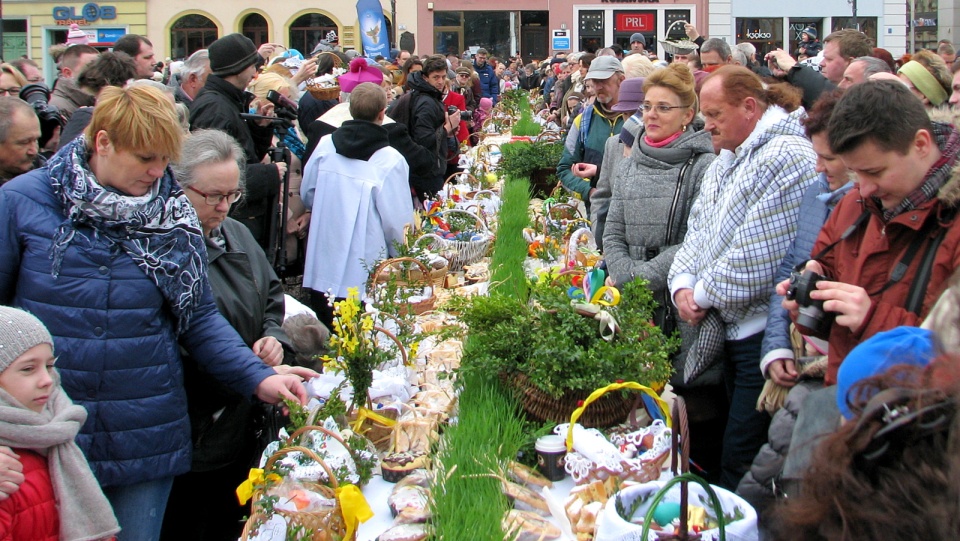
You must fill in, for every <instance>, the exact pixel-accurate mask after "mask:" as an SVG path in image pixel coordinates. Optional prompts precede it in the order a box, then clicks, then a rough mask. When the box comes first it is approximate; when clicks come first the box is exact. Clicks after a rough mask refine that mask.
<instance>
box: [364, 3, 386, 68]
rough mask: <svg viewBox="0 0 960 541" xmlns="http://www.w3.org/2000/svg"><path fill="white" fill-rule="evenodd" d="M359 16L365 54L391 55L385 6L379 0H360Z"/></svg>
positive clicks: (368, 56) (374, 55)
mask: <svg viewBox="0 0 960 541" xmlns="http://www.w3.org/2000/svg"><path fill="white" fill-rule="evenodd" d="M357 18H358V19H359V20H360V39H361V41H362V43H363V55H364V56H366V57H367V58H376V57H377V55H381V56H383V57H384V58H389V57H390V42H389V38H387V22H386V21H385V20H384V18H383V8H381V7H380V2H379V1H378V0H359V1H358V2H357Z"/></svg>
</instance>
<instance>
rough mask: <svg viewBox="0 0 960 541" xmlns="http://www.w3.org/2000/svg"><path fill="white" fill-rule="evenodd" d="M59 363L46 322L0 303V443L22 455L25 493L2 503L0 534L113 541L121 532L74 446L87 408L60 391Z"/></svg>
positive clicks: (107, 503) (91, 474)
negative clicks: (44, 323)
mask: <svg viewBox="0 0 960 541" xmlns="http://www.w3.org/2000/svg"><path fill="white" fill-rule="evenodd" d="M54 361H55V359H54V357H53V338H52V337H51V336H50V332H49V331H47V328H46V327H44V326H43V323H41V322H40V320H39V319H37V318H36V317H34V316H32V315H30V314H28V313H26V312H24V311H22V310H18V309H16V308H11V307H9V306H0V445H3V446H8V447H11V448H13V451H14V452H16V453H17V455H19V458H20V462H21V463H22V465H23V475H24V482H23V483H22V484H21V485H20V489H19V490H17V492H15V493H14V494H13V495H12V496H11V497H10V498H8V499H6V500H3V501H0V532H4V533H6V534H12V539H60V540H64V541H67V540H80V539H84V540H86V539H110V538H112V537H113V536H114V535H115V534H116V533H117V532H118V531H120V527H119V525H118V524H117V519H116V517H115V516H114V514H113V509H112V508H111V507H110V503H109V502H108V501H107V498H106V497H105V496H104V495H103V492H101V490H100V486H99V484H98V483H97V480H96V479H95V478H94V476H93V472H91V471H90V467H89V466H88V465H87V459H86V458H85V457H84V456H83V453H82V452H81V451H80V448H79V447H77V444H76V443H74V438H75V437H76V435H77V432H79V431H80V427H81V426H82V425H83V422H84V421H85V420H86V419H87V411H86V410H85V409H83V408H82V407H80V406H75V405H74V404H73V402H71V401H70V399H69V398H68V397H67V395H66V394H65V393H64V392H63V389H62V388H61V387H60V376H59V374H58V373H57V371H56V370H54V368H53V364H54ZM0 537H2V536H0ZM5 539H6V538H5Z"/></svg>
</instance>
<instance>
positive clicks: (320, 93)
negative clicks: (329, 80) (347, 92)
mask: <svg viewBox="0 0 960 541" xmlns="http://www.w3.org/2000/svg"><path fill="white" fill-rule="evenodd" d="M325 54H328V55H330V56H331V57H333V66H334V67H335V68H342V67H343V60H341V59H340V57H339V56H337V55H335V54H333V53H331V52H329V51H324V52H322V53H320V54H318V55H317V58H318V59H319V58H320V57H321V56H323V55H325ZM307 90H309V91H310V95H311V96H313V97H314V98H316V99H318V100H335V99H339V98H340V86H339V85H338V86H328V87H324V86H320V85H318V84H309V83H308V84H307Z"/></svg>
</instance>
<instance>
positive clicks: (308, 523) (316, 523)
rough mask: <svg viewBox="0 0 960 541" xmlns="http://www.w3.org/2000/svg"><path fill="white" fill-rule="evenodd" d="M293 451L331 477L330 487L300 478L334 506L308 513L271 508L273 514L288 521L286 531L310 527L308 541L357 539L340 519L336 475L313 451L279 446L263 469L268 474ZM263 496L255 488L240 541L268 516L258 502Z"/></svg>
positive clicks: (341, 515) (341, 518)
mask: <svg viewBox="0 0 960 541" xmlns="http://www.w3.org/2000/svg"><path fill="white" fill-rule="evenodd" d="M294 452H299V453H302V454H303V455H305V456H307V457H309V458H310V459H311V460H313V461H314V462H316V463H317V464H319V465H320V466H321V467H322V468H323V469H324V471H326V473H327V476H328V479H330V484H329V486H328V485H326V484H322V483H305V482H302V481H301V483H302V484H303V485H304V486H306V487H307V488H308V489H309V490H311V491H313V492H317V493H319V494H320V495H322V496H323V497H324V498H326V499H330V500H333V501H335V502H336V505H334V506H333V507H332V508H327V509H323V510H320V511H309V512H305V511H286V510H282V509H273V514H275V515H279V516H281V517H282V518H283V519H284V521H285V522H286V524H287V531H290V530H292V529H294V528H297V527H300V528H302V529H303V530H309V531H310V532H312V533H311V534H310V536H309V537H308V538H305V539H309V540H310V541H329V540H331V539H342V540H344V541H353V540H354V539H356V535H351V536H350V537H349V538H348V537H347V524H346V522H345V521H344V518H343V512H342V510H341V507H340V500H339V499H338V498H337V487H338V486H339V484H338V482H337V478H336V476H335V475H334V474H333V471H332V470H331V469H330V467H329V466H328V465H327V463H326V462H324V461H323V459H321V458H320V457H319V456H317V454H316V453H314V452H313V451H312V450H310V449H308V448H306V447H300V446H292V447H284V448H281V449H279V450H278V451H277V452H276V453H274V454H273V455H271V456H270V458H269V459H268V460H267V464H266V466H265V468H264V471H265V472H267V473H268V474H269V473H271V472H274V471H275V467H274V466H275V464H276V462H277V460H279V459H280V458H282V457H283V456H285V455H287V454H289V453H294ZM263 497H264V494H263V492H262V491H257V492H256V493H255V494H254V500H253V513H251V515H250V518H249V519H248V520H247V522H246V524H244V526H243V534H242V536H241V537H240V539H241V540H242V541H247V540H249V539H253V538H254V537H255V533H254V532H256V531H257V530H258V529H259V528H260V527H262V526H263V525H264V524H265V523H266V521H267V520H268V519H269V518H270V517H269V516H267V515H266V514H264V512H263V511H262V508H261V506H260V505H258V504H259V503H260V501H261V500H262V498H263Z"/></svg>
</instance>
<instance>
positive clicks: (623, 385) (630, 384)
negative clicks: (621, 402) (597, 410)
mask: <svg viewBox="0 0 960 541" xmlns="http://www.w3.org/2000/svg"><path fill="white" fill-rule="evenodd" d="M623 389H630V390H634V391H640V392H641V393H644V394H646V395H649V396H650V397H651V398H653V400H654V402H655V403H656V404H657V406H659V407H660V411H661V412H664V413H666V412H667V411H668V410H669V409H670V408H669V407H668V406H667V403H666V401H664V400H663V399H662V398H660V395H658V394H657V393H656V392H655V391H654V390H653V389H651V388H650V387H647V386H646V385H640V384H639V383H637V382H635V381H626V382H620V383H611V384H610V385H607V386H606V387H603V388H600V389H597V390H596V391H593V392H592V393H590V396H588V397H587V399H586V400H584V401H583V405H581V406H580V407H578V408H577V409H575V410H573V413H572V414H570V426H568V427H567V451H572V450H573V425H575V424H576V423H577V419H579V418H580V416H581V415H583V411H584V410H586V409H587V406H589V405H590V404H592V403H594V402H595V401H597V400H598V399H599V398H600V397H601V396H603V395H605V394H607V392H609V391H620V390H623ZM665 417H666V418H667V428H672V427H673V420H672V419H671V418H670V416H669V415H665Z"/></svg>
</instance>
